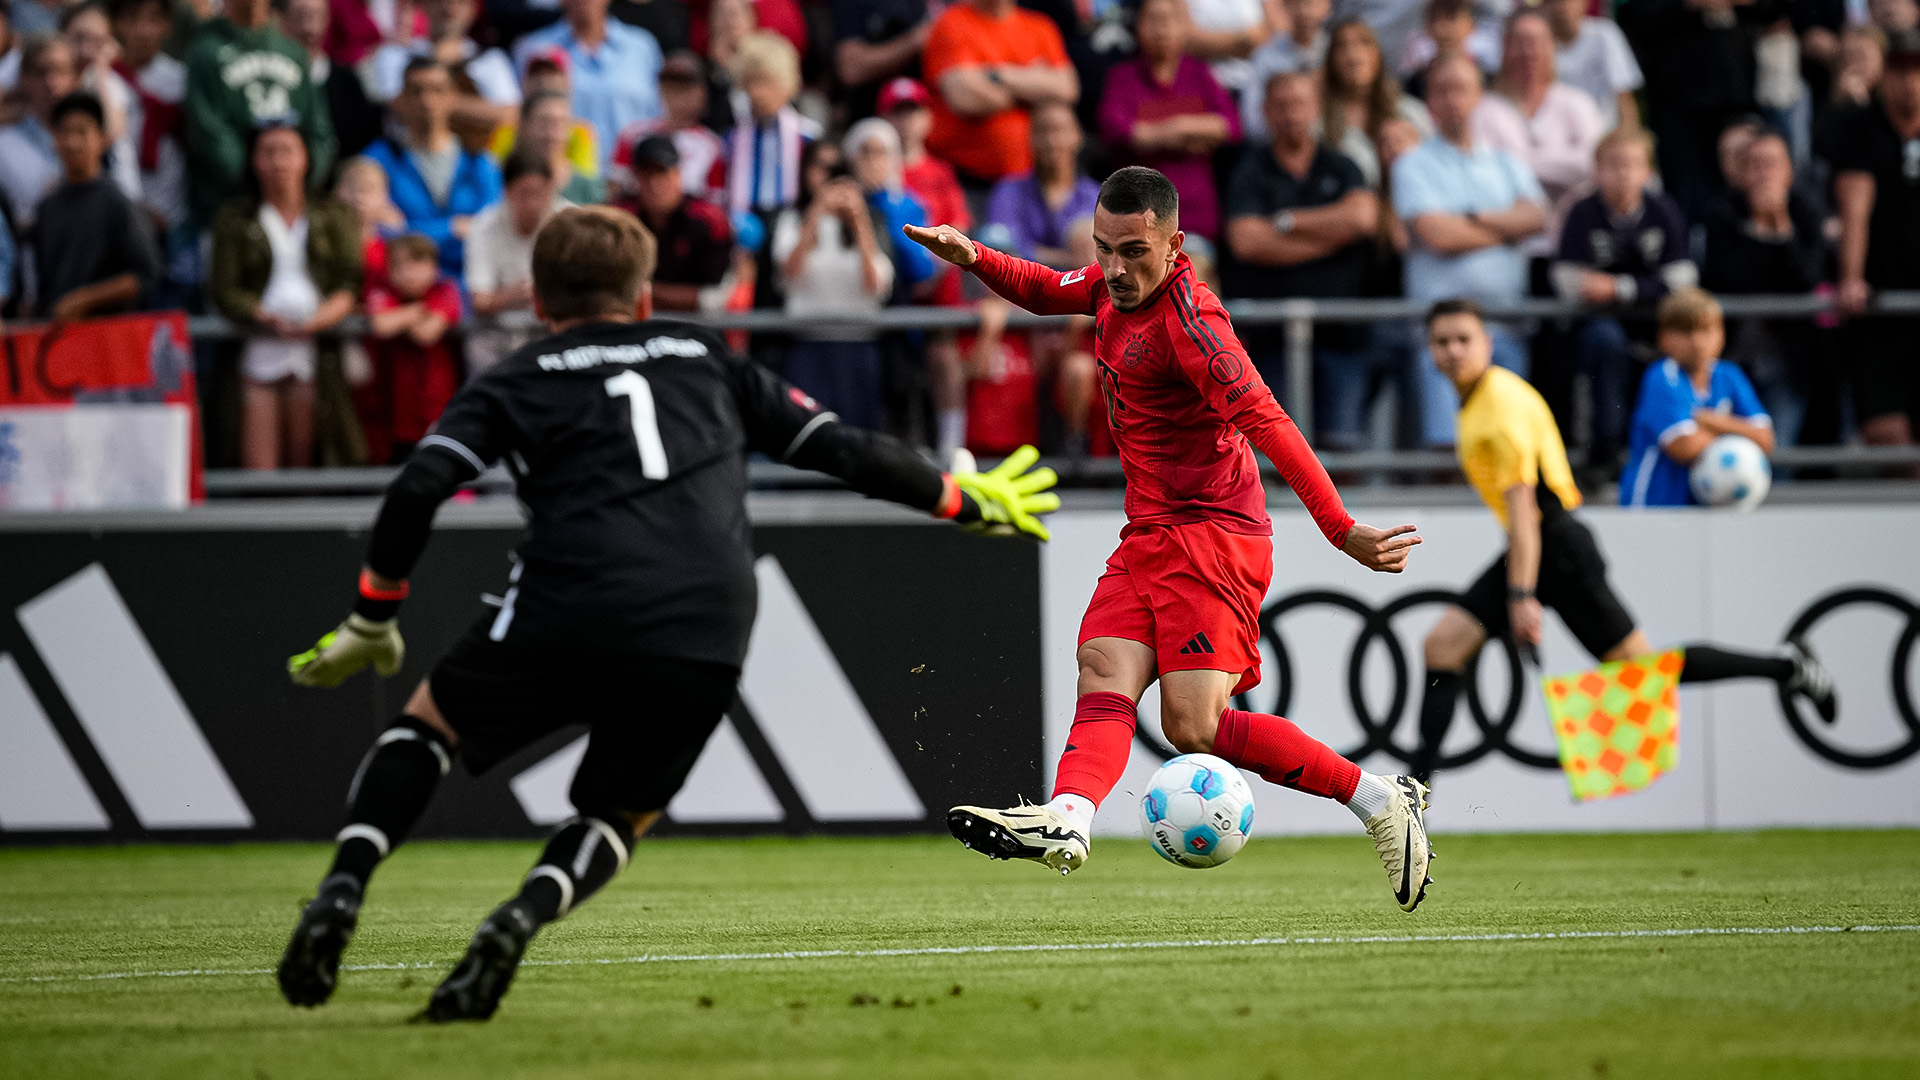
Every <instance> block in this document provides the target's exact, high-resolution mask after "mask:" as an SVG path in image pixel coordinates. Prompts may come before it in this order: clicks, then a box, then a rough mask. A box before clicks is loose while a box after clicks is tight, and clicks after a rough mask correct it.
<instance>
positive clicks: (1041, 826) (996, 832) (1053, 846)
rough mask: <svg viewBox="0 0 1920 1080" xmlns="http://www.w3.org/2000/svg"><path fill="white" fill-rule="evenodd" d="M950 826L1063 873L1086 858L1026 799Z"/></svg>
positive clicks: (956, 815)
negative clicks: (1003, 808)
mask: <svg viewBox="0 0 1920 1080" xmlns="http://www.w3.org/2000/svg"><path fill="white" fill-rule="evenodd" d="M947 828H948V830H949V831H951V832H952V833H953V836H954V839H956V840H958V841H960V842H961V843H962V844H965V845H967V847H968V848H970V849H972V850H974V851H978V852H980V853H981V854H983V855H985V856H986V857H987V858H989V859H1032V860H1033V861H1034V862H1037V863H1040V864H1041V865H1043V866H1047V867H1050V868H1052V869H1054V870H1058V871H1060V872H1061V873H1062V874H1070V873H1072V872H1073V871H1075V870H1078V869H1079V868H1080V867H1081V866H1082V865H1083V864H1085V863H1086V861H1087V846H1088V844H1087V837H1086V834H1084V833H1082V832H1080V831H1079V830H1078V829H1075V828H1074V827H1073V826H1072V825H1071V824H1070V823H1069V822H1068V821H1067V819H1066V817H1065V816H1064V815H1062V814H1061V813H1060V812H1059V811H1057V810H1052V809H1049V808H1047V807H1045V806H1034V805H1031V804H1029V803H1027V802H1025V801H1024V800H1023V801H1022V802H1021V804H1020V805H1019V806H1014V807H1009V808H1007V809H1005V810H990V809H988V808H987V807H984V806H956V807H954V808H953V809H951V810H949V811H947ZM1423 865H1424V864H1423Z"/></svg>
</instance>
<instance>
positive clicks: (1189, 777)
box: [1140, 754, 1253, 870]
mask: <svg viewBox="0 0 1920 1080" xmlns="http://www.w3.org/2000/svg"><path fill="white" fill-rule="evenodd" d="M1140 827H1141V829H1142V831H1144V832H1145V833H1146V834H1147V842H1148V843H1150V844H1152V845H1153V850H1155V851H1157V852H1159V853H1160V857H1161V858H1163V859H1165V860H1167V861H1168V862H1170V863H1173V864H1175V865H1176V866H1184V867H1186V868H1187V869H1189V870H1205V869H1206V868H1207V867H1209V866H1219V865H1220V864H1221V863H1223V862H1226V861H1227V860H1228V859H1231V858H1233V857H1234V855H1235V854H1236V853H1238V852H1239V850H1240V849H1241V848H1242V847H1244V846H1246V843H1247V834H1248V833H1249V832H1251V831H1252V829H1253V789H1252V788H1250V787H1248V786H1247V781H1246V780H1245V778H1243V777H1242V776H1241V775H1240V770H1239V769H1236V768H1234V767H1233V766H1232V765H1229V764H1227V763H1226V762H1225V761H1224V760H1222V759H1220V758H1217V757H1214V756H1213V755H1212V754H1182V755H1180V756H1179V757H1177V758H1174V759H1173V760H1171V761H1169V762H1167V763H1166V764H1165V765H1162V766H1160V771H1159V772H1156V773H1154V774H1153V779H1152V780H1149V781H1148V782H1147V793H1146V795H1145V796H1144V797H1143V798H1141V800H1140Z"/></svg>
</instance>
